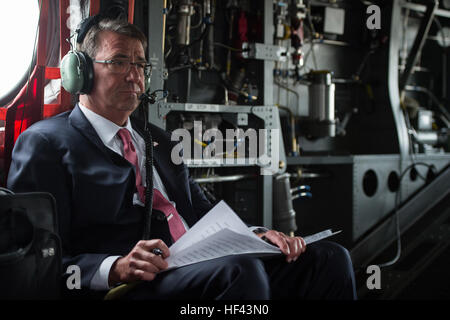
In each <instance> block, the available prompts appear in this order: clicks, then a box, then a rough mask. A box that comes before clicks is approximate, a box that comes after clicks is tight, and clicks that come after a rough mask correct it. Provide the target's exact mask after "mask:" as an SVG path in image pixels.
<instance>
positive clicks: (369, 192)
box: [363, 169, 378, 197]
mask: <svg viewBox="0 0 450 320" xmlns="http://www.w3.org/2000/svg"><path fill="white" fill-rule="evenodd" d="M377 188H378V178H377V175H376V173H375V171H373V170H372V169H371V170H368V171H366V173H365V174H364V177H363V190H364V193H365V194H366V196H368V197H372V196H373V195H374V194H375V193H376V192H377Z"/></svg>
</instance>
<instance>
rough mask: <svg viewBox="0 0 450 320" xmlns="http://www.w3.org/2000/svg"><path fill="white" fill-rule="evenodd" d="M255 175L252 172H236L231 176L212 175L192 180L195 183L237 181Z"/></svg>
mask: <svg viewBox="0 0 450 320" xmlns="http://www.w3.org/2000/svg"><path fill="white" fill-rule="evenodd" d="M253 177H255V176H254V175H252V174H236V175H232V176H214V177H207V178H195V179H194V181H195V182H197V183H217V182H232V181H239V180H243V179H248V178H253Z"/></svg>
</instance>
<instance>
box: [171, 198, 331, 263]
mask: <svg viewBox="0 0 450 320" xmlns="http://www.w3.org/2000/svg"><path fill="white" fill-rule="evenodd" d="M338 232H340V231H338ZM338 232H335V233H333V232H332V231H331V230H325V231H322V232H319V233H317V234H314V235H312V236H309V237H305V238H304V240H305V242H306V243H307V244H309V243H312V242H315V241H318V240H321V239H323V238H326V237H329V236H331V235H334V234H336V233H338ZM169 249H170V257H168V258H167V259H166V261H167V262H168V264H169V267H168V269H167V270H170V269H173V268H178V267H182V266H185V265H189V264H193V263H197V262H201V261H205V260H210V259H215V258H220V257H223V256H227V255H236V254H250V255H255V256H258V257H262V256H267V255H276V254H281V250H280V249H279V248H277V247H276V246H273V245H271V244H269V243H267V242H265V241H264V240H261V239H260V238H259V237H258V236H257V235H255V234H254V233H253V232H252V231H250V229H249V228H248V227H247V226H246V225H245V223H244V222H243V221H242V220H241V219H240V218H239V217H238V216H237V214H236V213H235V212H234V211H233V210H232V209H231V208H230V207H229V206H228V205H227V204H226V203H225V202H224V201H221V202H219V203H218V204H217V205H216V206H215V207H214V208H212V209H211V210H210V211H209V212H208V213H207V214H206V215H205V216H203V218H202V219H200V220H199V221H198V222H197V223H196V224H195V225H194V226H193V227H192V228H191V229H189V230H188V231H187V232H186V233H185V234H184V235H183V236H182V237H181V238H180V239H178V241H177V242H175V243H174V244H173V245H172V246H171V247H170V248H169ZM167 270H166V271H167Z"/></svg>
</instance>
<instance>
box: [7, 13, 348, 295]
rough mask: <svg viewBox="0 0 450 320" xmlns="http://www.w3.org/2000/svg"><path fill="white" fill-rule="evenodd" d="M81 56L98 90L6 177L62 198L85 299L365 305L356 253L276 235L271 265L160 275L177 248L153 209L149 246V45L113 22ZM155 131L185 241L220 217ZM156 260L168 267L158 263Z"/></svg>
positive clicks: (17, 158) (157, 174)
mask: <svg viewBox="0 0 450 320" xmlns="http://www.w3.org/2000/svg"><path fill="white" fill-rule="evenodd" d="M81 50H82V51H83V52H85V53H86V54H87V56H89V57H90V58H91V59H92V62H93V63H92V68H93V85H92V88H91V89H90V90H86V91H87V92H85V93H84V94H81V95H80V102H79V103H78V104H77V106H75V108H74V109H73V110H72V111H71V112H66V113H63V114H61V115H58V116H56V117H53V118H51V119H47V120H44V121H41V122H38V123H37V124H35V125H33V126H32V127H30V128H29V129H28V130H26V131H25V132H24V133H22V134H21V135H20V137H19V138H18V140H17V142H16V145H15V147H14V151H13V157H12V158H13V161H12V163H11V167H10V171H9V175H8V187H9V188H10V189H12V190H13V191H15V192H30V191H46V192H50V193H51V194H52V195H53V196H54V197H55V199H56V203H57V212H58V221H59V234H60V237H61V239H62V247H63V267H64V270H66V268H67V267H68V266H69V265H77V266H79V267H80V268H81V287H82V290H81V291H83V292H85V293H86V292H87V293H89V294H93V295H97V294H98V295H99V296H102V295H104V294H105V293H106V292H107V290H109V289H110V288H113V287H114V286H116V285H117V284H120V283H129V282H134V281H136V280H143V281H142V282H141V283H140V285H139V286H137V287H136V288H134V289H133V290H131V291H130V292H128V293H127V294H126V295H125V296H124V297H125V298H130V299H134V298H151V299H173V298H175V299H183V298H187V299H192V298H202V299H269V298H274V299H277V298H313V299H314V298H316V299H320V298H329V299H339V298H344V299H353V298H355V297H356V294H355V283H354V275H353V270H352V266H351V261H350V257H349V254H348V252H347V250H345V249H344V248H343V247H341V246H339V245H337V244H334V243H331V242H325V241H323V242H321V243H317V244H313V245H311V246H309V247H308V250H306V245H305V243H304V240H303V239H302V238H300V237H289V236H287V235H285V234H283V233H281V232H277V231H275V230H266V232H264V235H265V236H266V238H268V239H269V240H270V241H271V242H273V243H274V244H276V245H277V246H278V247H279V248H280V249H281V251H282V252H283V253H284V255H285V256H284V257H278V258H274V259H270V260H268V261H264V262H263V261H262V260H260V259H256V258H250V257H247V256H237V257H224V258H220V259H215V260H210V261H207V262H202V263H199V264H194V265H191V266H186V267H182V268H178V269H175V270H171V271H169V272H165V273H161V274H159V272H160V271H161V270H164V269H166V268H167V262H166V261H165V258H166V257H168V256H169V255H170V250H169V248H168V247H169V246H170V244H171V243H173V241H174V240H176V237H175V236H174V235H173V234H172V229H171V228H172V227H171V226H170V222H168V221H169V220H170V219H171V218H172V216H167V218H166V215H164V214H163V213H162V211H160V210H158V209H154V210H153V214H152V224H151V225H152V227H151V233H150V235H151V239H150V240H141V236H142V230H143V228H144V216H145V210H144V203H145V201H144V200H143V198H142V194H141V192H140V191H141V189H143V188H145V175H146V172H145V170H144V168H145V165H144V164H145V142H144V139H143V138H142V125H141V124H140V123H139V121H135V120H134V119H132V118H130V116H131V114H132V112H133V111H134V110H135V109H136V108H137V107H138V105H139V102H140V101H139V97H140V95H141V94H142V93H143V92H144V77H145V72H146V68H148V66H147V63H146V61H145V50H146V39H145V37H144V35H143V34H142V33H141V32H140V31H139V30H138V29H137V28H136V27H135V26H133V25H131V24H128V23H127V22H126V21H119V20H107V19H106V20H102V21H100V22H98V23H96V24H94V25H93V26H91V27H90V28H89V30H88V32H87V33H86V35H85V37H84V40H83V43H82V44H81ZM150 128H151V132H152V136H153V138H154V141H155V146H154V167H153V168H152V169H153V187H154V188H155V191H157V192H158V194H160V195H161V196H162V197H163V198H164V199H165V200H166V201H167V203H169V204H170V205H171V206H173V207H171V208H172V209H173V208H175V209H176V210H175V211H176V213H174V215H175V216H179V218H180V219H179V220H180V221H181V223H182V224H183V228H185V229H188V228H189V227H192V226H193V225H194V224H195V223H196V221H198V220H199V219H200V218H201V217H202V216H203V215H204V214H205V213H207V212H208V211H209V209H211V207H212V205H211V204H210V203H209V201H208V200H207V199H206V198H205V197H204V195H203V193H202V191H201V189H200V188H199V186H198V185H197V184H196V183H195V182H193V180H191V179H190V178H189V174H188V170H187V168H186V166H185V165H184V164H179V165H175V164H174V163H173V162H172V161H171V159H170V154H171V150H172V148H173V146H174V143H173V142H171V141H170V136H169V135H168V133H166V132H164V131H163V130H161V129H159V128H157V127H155V126H150ZM124 132H125V133H124ZM124 135H126V137H124ZM127 139H128V140H127ZM130 155H132V157H131V158H130ZM133 157H134V158H133ZM130 159H131V160H130ZM261 235H262V234H261ZM154 248H159V249H161V250H162V255H157V254H154V253H152V249H154ZM305 250H306V251H305ZM301 254H302V256H301V257H300V259H298V258H299V256H300V255H301Z"/></svg>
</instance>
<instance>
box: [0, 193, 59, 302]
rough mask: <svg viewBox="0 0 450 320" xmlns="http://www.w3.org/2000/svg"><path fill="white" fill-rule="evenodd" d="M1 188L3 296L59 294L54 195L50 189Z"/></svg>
mask: <svg viewBox="0 0 450 320" xmlns="http://www.w3.org/2000/svg"><path fill="white" fill-rule="evenodd" d="M0 189H1V190H0V299H57V298H59V295H60V282H61V269H62V256H61V240H60V238H59V237H58V233H57V221H56V203H55V199H54V198H53V196H52V195H51V194H49V193H41V192H33V193H21V194H14V193H12V192H11V191H9V190H7V189H4V188H0Z"/></svg>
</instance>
